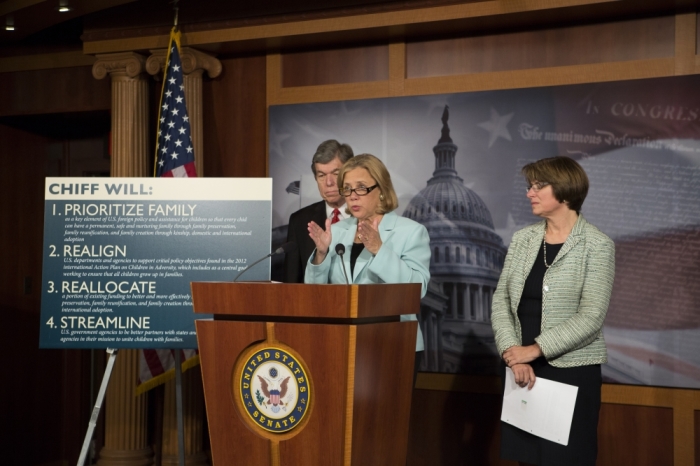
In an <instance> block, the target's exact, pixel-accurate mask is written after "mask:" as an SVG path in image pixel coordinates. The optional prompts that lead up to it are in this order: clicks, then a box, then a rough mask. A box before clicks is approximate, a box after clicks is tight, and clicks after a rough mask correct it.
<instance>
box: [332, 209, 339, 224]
mask: <svg viewBox="0 0 700 466" xmlns="http://www.w3.org/2000/svg"><path fill="white" fill-rule="evenodd" d="M339 221H340V211H339V210H338V209H333V218H331V225H333V224H334V223H338V222H339Z"/></svg>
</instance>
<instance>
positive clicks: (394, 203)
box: [338, 154, 399, 214]
mask: <svg viewBox="0 0 700 466" xmlns="http://www.w3.org/2000/svg"><path fill="white" fill-rule="evenodd" d="M356 168H364V169H365V170H367V171H368V172H369V176H371V177H372V179H374V181H376V183H377V184H378V185H379V191H380V192H381V193H382V194H383V196H382V197H383V199H381V198H380V200H379V209H377V213H378V214H386V213H388V212H391V211H393V210H394V209H396V208H397V207H398V206H399V198H398V197H397V196H396V191H394V185H393V183H392V182H391V175H389V170H387V169H386V166H385V165H384V163H382V161H381V160H379V159H378V158H377V157H375V156H374V155H372V154H360V155H356V156H355V157H353V158H351V159H350V160H348V161H347V162H345V165H343V167H342V168H341V169H340V172H339V173H338V187H339V188H340V189H343V183H344V181H345V174H346V173H347V172H349V171H352V170H354V169H356Z"/></svg>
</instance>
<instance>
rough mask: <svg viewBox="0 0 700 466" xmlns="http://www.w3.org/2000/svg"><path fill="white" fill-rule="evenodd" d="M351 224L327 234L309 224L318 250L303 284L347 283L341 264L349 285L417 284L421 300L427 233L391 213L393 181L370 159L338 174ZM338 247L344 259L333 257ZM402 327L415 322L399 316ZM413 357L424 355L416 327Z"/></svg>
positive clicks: (426, 277)
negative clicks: (403, 322)
mask: <svg viewBox="0 0 700 466" xmlns="http://www.w3.org/2000/svg"><path fill="white" fill-rule="evenodd" d="M338 186H339V187H340V192H341V194H342V195H343V196H345V200H346V205H347V211H348V213H349V214H350V215H352V217H351V218H348V219H345V220H343V221H341V222H338V223H335V224H333V225H331V222H330V220H326V229H325V230H324V229H322V228H321V227H320V226H318V225H317V224H316V223H314V222H311V223H309V235H310V236H311V239H313V240H314V243H315V244H316V250H315V251H314V253H313V254H312V255H311V257H310V258H309V262H308V265H307V267H306V275H305V278H304V281H305V282H306V283H345V275H344V272H343V263H344V265H345V270H346V272H347V273H348V281H349V282H350V283H358V284H366V283H420V284H421V297H423V296H425V293H426V291H427V289H428V281H430V271H429V267H430V238H429V237H428V231H427V230H426V229H425V227H424V226H423V225H421V224H419V223H417V222H414V221H413V220H410V219H408V218H404V217H399V216H398V215H396V214H395V213H394V212H393V210H394V209H396V208H397V207H398V205H399V202H398V198H397V196H396V192H395V191H394V187H393V184H392V182H391V176H390V175H389V172H388V171H387V169H386V167H385V166H384V164H383V163H382V161H381V160H379V159H378V158H376V157H375V156H373V155H370V154H362V155H357V156H355V157H353V158H351V159H350V160H348V161H347V162H346V163H345V165H343V167H342V168H341V169H340V172H339V173H338ZM337 244H342V245H343V246H344V247H345V251H346V253H345V254H344V255H343V256H339V255H338V254H336V252H335V251H336V245H337ZM401 320H402V321H406V320H416V316H415V315H412V314H411V315H402V316H401ZM416 351H423V336H422V334H421V331H420V327H418V335H417V337H416Z"/></svg>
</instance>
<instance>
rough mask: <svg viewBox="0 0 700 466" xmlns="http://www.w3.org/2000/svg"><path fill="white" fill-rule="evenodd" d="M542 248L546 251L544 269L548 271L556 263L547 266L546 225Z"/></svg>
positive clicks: (545, 226)
mask: <svg viewBox="0 0 700 466" xmlns="http://www.w3.org/2000/svg"><path fill="white" fill-rule="evenodd" d="M542 248H543V249H544V267H545V268H546V269H548V268H550V267H551V266H552V264H553V263H554V262H553V261H552V264H547V224H545V225H544V237H543V238H542Z"/></svg>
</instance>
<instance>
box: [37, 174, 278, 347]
mask: <svg viewBox="0 0 700 466" xmlns="http://www.w3.org/2000/svg"><path fill="white" fill-rule="evenodd" d="M271 213H272V180H271V179H270V178H103V179H100V178H47V179H46V192H45V213H44V254H43V257H44V266H43V278H42V280H43V281H42V295H41V336H40V340H39V346H40V347H41V348H107V347H109V348H156V349H157V348H196V347H197V340H196V335H195V329H194V318H195V315H194V313H193V311H192V296H191V292H190V282H193V281H231V280H233V278H234V277H235V276H236V275H237V274H238V272H239V271H240V270H242V269H243V268H245V267H246V265H248V264H251V263H252V262H254V261H255V260H257V259H259V258H260V257H263V256H265V255H266V254H269V252H270V230H271ZM245 277H246V280H269V277H270V268H269V262H264V263H261V264H258V265H257V266H256V267H254V268H252V269H251V270H250V271H248V272H246V275H245ZM202 317H206V316H202V315H198V318H202Z"/></svg>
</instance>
